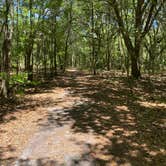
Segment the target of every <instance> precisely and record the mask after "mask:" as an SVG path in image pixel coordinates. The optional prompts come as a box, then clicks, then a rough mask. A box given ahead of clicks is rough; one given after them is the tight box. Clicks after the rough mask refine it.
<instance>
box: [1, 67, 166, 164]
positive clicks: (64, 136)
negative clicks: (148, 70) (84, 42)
mask: <svg viewBox="0 0 166 166" xmlns="http://www.w3.org/2000/svg"><path fill="white" fill-rule="evenodd" d="M158 85H160V86H158ZM165 85H166V84H165V83H164V81H162V82H154V85H153V87H154V88H155V90H153V91H152V92H151V91H150V90H149V86H148V82H146V80H143V81H142V82H141V81H140V82H139V84H138V83H137V82H132V85H131V82H130V80H126V79H125V78H123V77H118V76H117V77H112V78H111V79H109V78H104V77H99V76H96V77H93V76H90V75H87V74H84V73H80V72H78V71H74V70H71V71H69V72H68V73H67V74H66V75H63V76H59V77H57V78H56V79H55V80H53V81H51V82H49V83H48V84H45V85H44V86H41V87H38V89H35V90H33V92H31V93H29V94H27V95H26V96H25V102H24V105H19V106H18V109H19V110H22V111H21V112H19V111H18V112H17V113H16V115H15V114H14V115H12V116H15V118H16V117H17V119H15V120H12V119H11V120H10V121H8V123H4V124H2V125H1V126H3V129H4V133H3V134H1V137H2V138H3V141H1V142H2V144H4V147H5V145H6V144H7V142H6V141H5V138H7V137H8V138H10V137H12V138H11V140H10V144H11V145H12V144H13V146H14V147H15V149H16V152H17V153H15V157H14V158H11V157H10V156H9V157H8V158H7V157H6V156H5V153H4V152H2V151H0V158H2V159H1V160H0V165H4V166H6V165H9V166H10V165H12V166H13V165H14V166H63V165H64V166H116V165H126V166H129V165H134V166H135V165H136V166H137V165H146V166H147V165H165V164H166V160H165V156H166V142H165V136H166V118H165V117H166V112H165V108H166V104H165V101H164V96H165V91H164V87H165ZM152 99H153V100H154V99H155V101H152ZM144 101H146V102H144ZM23 108H24V111H23ZM27 110H28V111H27ZM18 115H19V116H18ZM28 118H29V120H28ZM20 122H21V123H20ZM26 123H27V124H28V125H26ZM13 125H14V127H13ZM6 126H7V127H6ZM9 126H10V128H11V129H9ZM19 126H23V127H22V128H21V127H19ZM5 127H6V131H5ZM13 128H14V129H15V134H14V135H12V134H11V133H12V131H13ZM9 131H11V132H9ZM9 134H10V135H11V136H10V135H9ZM24 137H26V138H24ZM16 140H17V141H16ZM18 140H19V141H18ZM4 147H3V149H2V150H3V151H5V150H6V151H7V150H8V151H7V152H8V153H9V154H14V150H13V151H12V150H10V151H9V149H8V148H6V149H5V150H4ZM0 149H1V147H0ZM10 159H12V162H9V160H10ZM13 161H14V162H13ZM11 163H12V164H11Z"/></svg>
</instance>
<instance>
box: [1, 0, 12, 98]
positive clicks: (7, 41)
mask: <svg viewBox="0 0 166 166" xmlns="http://www.w3.org/2000/svg"><path fill="white" fill-rule="evenodd" d="M11 5H12V2H11V1H9V0H6V1H5V8H6V9H5V21H4V27H3V32H4V41H3V45H2V85H1V91H0V94H1V96H2V97H4V98H8V94H9V80H10V54H11V52H10V51H11V40H12V34H13V24H11V26H10V27H9V14H10V12H11V18H12V19H13V11H11V7H12V6H11Z"/></svg>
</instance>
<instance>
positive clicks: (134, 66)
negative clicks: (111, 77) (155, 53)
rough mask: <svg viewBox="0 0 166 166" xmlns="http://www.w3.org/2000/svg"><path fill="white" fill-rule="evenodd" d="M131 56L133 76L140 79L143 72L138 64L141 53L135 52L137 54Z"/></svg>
mask: <svg viewBox="0 0 166 166" xmlns="http://www.w3.org/2000/svg"><path fill="white" fill-rule="evenodd" d="M136 50H137V49H136ZM130 56H131V75H132V77H133V78H135V79H138V78H139V77H141V72H140V69H139V65H138V58H139V53H138V52H135V54H132V55H130Z"/></svg>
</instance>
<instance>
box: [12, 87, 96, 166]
mask: <svg viewBox="0 0 166 166" xmlns="http://www.w3.org/2000/svg"><path fill="white" fill-rule="evenodd" d="M54 93H55V95H56V91H55V92H54ZM69 93H70V92H69V91H67V90H65V91H63V92H61V94H60V95H59V96H58V99H59V100H60V103H59V104H58V105H57V106H55V107H50V108H47V110H46V112H47V115H48V116H47V119H43V120H42V122H41V123H40V126H41V127H40V128H39V130H38V131H37V132H36V133H35V134H34V135H33V137H32V138H31V139H30V140H29V141H28V144H27V145H26V147H25V148H24V150H23V151H22V152H21V155H20V157H19V158H18V160H17V161H16V162H15V164H14V165H15V166H22V165H28V166H38V165H66V166H72V165H82V166H86V165H87V166H91V165H93V160H92V158H91V157H90V155H87V156H85V159H84V160H80V158H81V157H82V155H83V154H88V153H89V152H90V149H89V148H88V144H89V143H93V142H94V141H95V138H94V136H93V135H92V136H89V139H88V140H87V135H86V134H81V133H73V131H72V125H73V121H72V120H68V121H67V122H65V123H64V124H60V125H58V124H56V119H60V118H61V117H62V116H64V115H65V114H67V112H65V110H66V109H69V108H72V107H73V106H76V105H78V104H79V103H82V102H81V101H80V98H72V97H71V96H70V94H69ZM50 117H51V118H52V121H51V118H50Z"/></svg>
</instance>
